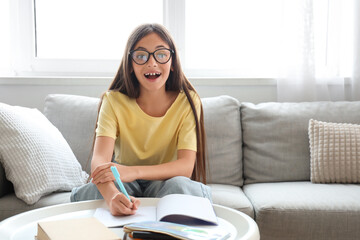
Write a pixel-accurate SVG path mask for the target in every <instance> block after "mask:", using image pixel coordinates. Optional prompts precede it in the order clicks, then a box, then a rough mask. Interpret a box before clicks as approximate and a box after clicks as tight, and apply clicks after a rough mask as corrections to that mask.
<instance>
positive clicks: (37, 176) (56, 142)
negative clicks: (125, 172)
mask: <svg viewBox="0 0 360 240" xmlns="http://www.w3.org/2000/svg"><path fill="white" fill-rule="evenodd" d="M0 132H1V134H0V155H1V157H0V159H1V160H0V161H1V163H2V164H3V166H4V169H5V172H6V177H7V179H8V180H10V181H11V182H12V183H13V185H14V190H15V194H16V196H17V197H18V198H20V199H22V200H23V201H25V202H26V203H27V204H33V203H35V202H37V201H38V200H39V199H40V197H41V196H43V195H46V194H48V193H51V192H53V191H57V190H65V191H69V190H71V189H72V188H73V187H75V186H79V185H81V184H84V183H85V182H86V180H87V177H88V175H87V173H86V172H84V171H82V169H81V166H80V164H79V162H78V161H77V160H76V158H75V156H74V154H73V152H72V151H71V149H70V147H69V145H68V144H67V142H66V141H65V139H64V138H63V136H62V135H61V133H60V132H59V131H58V129H57V128H55V127H54V126H53V125H52V124H51V123H50V122H49V121H48V120H47V118H46V117H45V116H44V115H43V114H42V113H41V112H40V111H38V110H37V109H29V108H24V107H17V106H9V105H7V104H3V103H0Z"/></svg>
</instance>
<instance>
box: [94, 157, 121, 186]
mask: <svg viewBox="0 0 360 240" xmlns="http://www.w3.org/2000/svg"><path fill="white" fill-rule="evenodd" d="M116 165H118V164H116V163H113V162H109V163H103V164H100V165H98V166H97V167H96V168H95V170H94V172H92V173H91V178H92V183H94V184H95V185H97V184H99V183H106V182H113V181H115V177H114V175H113V173H112V172H111V169H110V167H111V166H116Z"/></svg>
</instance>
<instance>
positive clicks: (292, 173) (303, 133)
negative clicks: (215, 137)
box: [241, 102, 360, 184]
mask: <svg viewBox="0 0 360 240" xmlns="http://www.w3.org/2000/svg"><path fill="white" fill-rule="evenodd" d="M311 118H313V119H315V120H319V121H325V122H339V123H355V124H359V123H360V102H303V103H277V102H276V103H275V102H274V103H261V104H257V105H255V104H252V103H242V104H241V125H242V133H243V136H242V137H243V144H244V145H243V155H244V178H245V184H249V183H256V182H279V181H309V180H310V148H309V137H308V124H309V120H310V119H311Z"/></svg>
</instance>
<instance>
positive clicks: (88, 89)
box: [0, 77, 276, 110]
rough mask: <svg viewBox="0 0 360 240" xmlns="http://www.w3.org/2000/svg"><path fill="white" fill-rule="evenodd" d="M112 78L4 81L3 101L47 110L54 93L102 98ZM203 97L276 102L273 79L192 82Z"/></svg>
mask: <svg viewBox="0 0 360 240" xmlns="http://www.w3.org/2000/svg"><path fill="white" fill-rule="evenodd" d="M111 81H112V79H111V78H76V79H74V78H54V77H52V78H44V77H42V78H32V77H31V78H0V102H3V103H6V104H10V105H19V106H24V107H31V108H38V109H39V110H43V108H44V99H45V97H46V95H48V94H51V93H62V94H75V95H83V96H90V97H99V96H100V95H101V93H103V92H104V91H106V90H107V88H108V86H109V85H110V83H111ZM190 81H191V82H192V84H193V85H194V87H195V88H196V90H197V91H198V93H199V95H200V97H213V96H219V95H230V96H232V97H234V98H237V99H238V100H239V101H241V102H253V103H259V102H268V101H276V84H275V83H274V82H273V81H271V80H261V79H260V80H235V79H192V80H191V79H190Z"/></svg>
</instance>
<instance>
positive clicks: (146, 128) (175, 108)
mask: <svg viewBox="0 0 360 240" xmlns="http://www.w3.org/2000/svg"><path fill="white" fill-rule="evenodd" d="M190 95H191V97H192V99H193V101H194V105H195V107H196V111H197V114H198V116H200V111H201V107H200V106H201V102H200V98H199V97H198V95H197V94H196V93H195V92H193V91H191V92H190ZM195 128H196V125H195V118H194V114H193V112H192V110H191V106H190V103H189V101H188V100H187V98H186V95H185V93H184V92H182V91H181V92H180V93H179V94H178V96H177V98H176V99H175V101H174V102H173V104H172V105H171V106H170V108H169V109H168V111H167V112H166V114H165V115H164V116H162V117H152V116H150V115H148V114H146V113H145V112H143V111H142V109H141V108H140V107H139V105H138V104H137V103H136V100H135V99H134V98H129V97H128V96H127V95H125V94H122V93H120V92H113V91H109V92H107V93H106V94H105V95H104V98H103V102H102V105H101V108H100V112H99V119H98V127H97V129H96V136H107V137H111V138H113V139H115V140H116V141H115V160H116V161H117V162H118V163H120V164H123V165H127V166H134V165H155V164H161V163H166V162H170V161H173V160H175V159H176V157H177V150H179V149H189V150H193V151H196V150H197V147H196V130H195Z"/></svg>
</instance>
